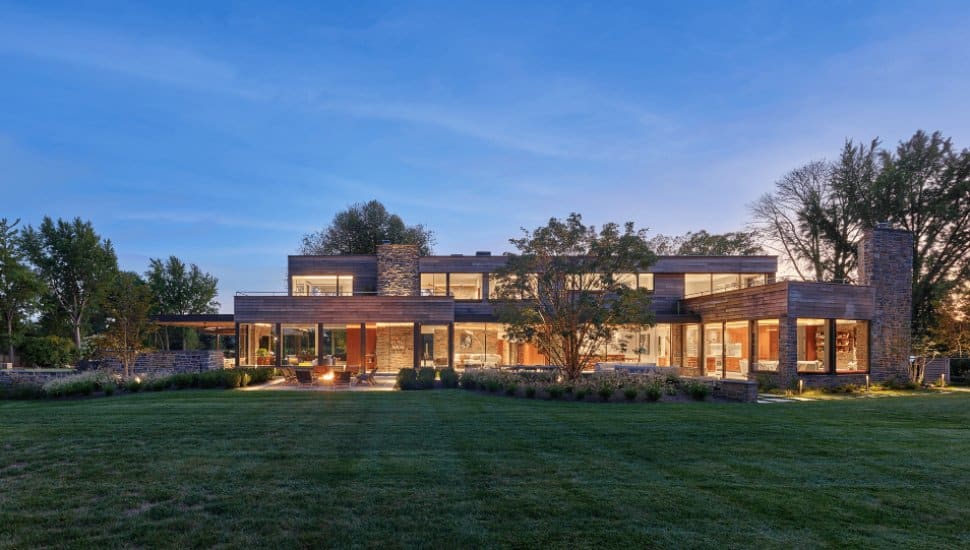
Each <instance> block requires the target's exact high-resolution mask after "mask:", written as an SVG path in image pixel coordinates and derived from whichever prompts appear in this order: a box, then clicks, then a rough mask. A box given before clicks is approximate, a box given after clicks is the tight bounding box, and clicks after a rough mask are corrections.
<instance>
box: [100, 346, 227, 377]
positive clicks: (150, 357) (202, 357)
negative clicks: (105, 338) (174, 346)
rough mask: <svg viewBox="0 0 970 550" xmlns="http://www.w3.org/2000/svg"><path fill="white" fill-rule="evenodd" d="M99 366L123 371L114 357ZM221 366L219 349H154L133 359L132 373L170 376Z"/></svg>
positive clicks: (122, 367) (217, 368) (219, 367)
mask: <svg viewBox="0 0 970 550" xmlns="http://www.w3.org/2000/svg"><path fill="white" fill-rule="evenodd" d="M101 368H109V369H111V370H113V371H115V372H118V373H122V372H124V370H125V369H124V366H122V364H121V362H120V361H118V360H115V359H107V360H104V361H101ZM221 368H223V360H222V352H221V351H154V352H151V353H143V354H141V355H139V356H138V359H136V360H135V364H134V366H133V367H132V374H139V375H148V376H155V377H157V376H170V375H172V374H181V373H185V372H205V371H209V370H219V369H221Z"/></svg>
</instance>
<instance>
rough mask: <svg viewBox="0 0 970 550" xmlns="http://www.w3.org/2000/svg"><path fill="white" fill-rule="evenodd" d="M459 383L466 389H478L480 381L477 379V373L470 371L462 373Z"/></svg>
mask: <svg viewBox="0 0 970 550" xmlns="http://www.w3.org/2000/svg"><path fill="white" fill-rule="evenodd" d="M459 383H460V384H461V387H463V388H465V389H466V390H475V389H478V382H477V381H476V380H475V375H474V374H472V373H470V372H466V373H464V374H462V375H461V379H460V380H459Z"/></svg>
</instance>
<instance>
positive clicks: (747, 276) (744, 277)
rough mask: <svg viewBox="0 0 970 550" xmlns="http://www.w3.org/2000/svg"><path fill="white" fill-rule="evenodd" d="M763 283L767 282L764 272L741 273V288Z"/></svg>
mask: <svg viewBox="0 0 970 550" xmlns="http://www.w3.org/2000/svg"><path fill="white" fill-rule="evenodd" d="M763 284H765V274H764V273H742V274H741V288H751V287H753V286H761V285H763Z"/></svg>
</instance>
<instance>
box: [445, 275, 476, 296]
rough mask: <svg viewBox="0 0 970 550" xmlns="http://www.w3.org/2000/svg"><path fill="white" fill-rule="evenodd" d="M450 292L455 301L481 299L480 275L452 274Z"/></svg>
mask: <svg viewBox="0 0 970 550" xmlns="http://www.w3.org/2000/svg"><path fill="white" fill-rule="evenodd" d="M450 279H451V282H450V283H449V284H450V290H451V295H452V296H454V297H455V299H456V300H481V299H482V274H481V273H452V274H451V277H450Z"/></svg>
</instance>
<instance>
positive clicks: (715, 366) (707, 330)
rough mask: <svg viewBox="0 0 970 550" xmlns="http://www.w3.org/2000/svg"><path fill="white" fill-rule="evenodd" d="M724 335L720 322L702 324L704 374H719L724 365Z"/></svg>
mask: <svg viewBox="0 0 970 550" xmlns="http://www.w3.org/2000/svg"><path fill="white" fill-rule="evenodd" d="M723 361H724V335H723V327H722V325H721V323H705V324H704V375H705V376H719V375H720V374H721V371H722V370H723V366H724V363H723Z"/></svg>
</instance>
